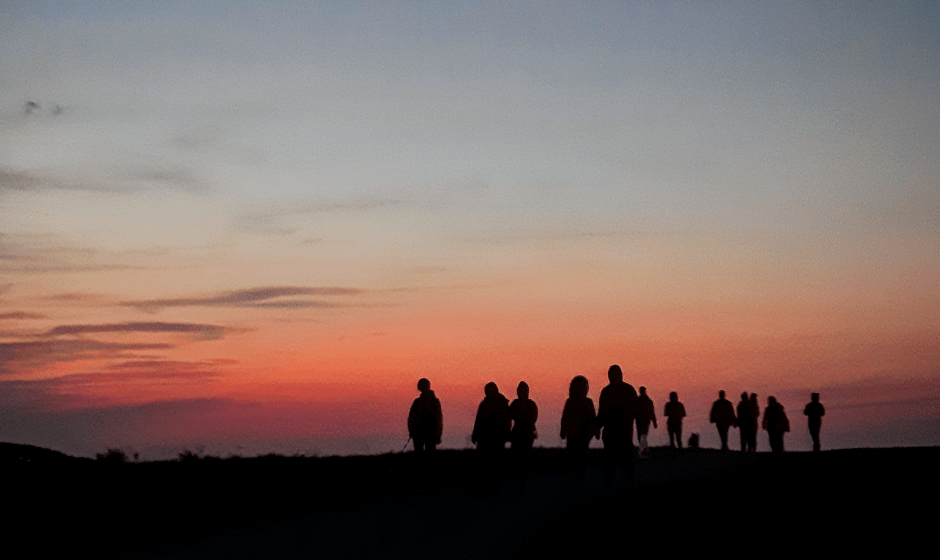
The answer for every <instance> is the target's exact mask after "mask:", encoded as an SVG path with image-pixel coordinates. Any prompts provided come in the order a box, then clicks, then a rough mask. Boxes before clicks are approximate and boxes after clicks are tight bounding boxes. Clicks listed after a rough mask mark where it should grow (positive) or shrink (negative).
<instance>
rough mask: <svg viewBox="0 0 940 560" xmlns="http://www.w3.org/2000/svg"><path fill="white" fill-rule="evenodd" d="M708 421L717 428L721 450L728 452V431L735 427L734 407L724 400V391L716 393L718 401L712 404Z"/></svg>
mask: <svg viewBox="0 0 940 560" xmlns="http://www.w3.org/2000/svg"><path fill="white" fill-rule="evenodd" d="M709 421H710V422H711V423H712V424H714V425H715V427H716V428H718V437H719V438H720V439H721V450H722V451H727V450H728V429H729V428H731V427H732V426H737V424H738V422H737V418H736V417H735V415H734V405H733V404H731V401H729V400H728V399H726V398H725V392H724V391H718V400H717V401H715V402H714V403H712V412H711V414H710V415H709Z"/></svg>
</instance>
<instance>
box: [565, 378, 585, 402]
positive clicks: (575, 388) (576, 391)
mask: <svg viewBox="0 0 940 560" xmlns="http://www.w3.org/2000/svg"><path fill="white" fill-rule="evenodd" d="M588 388H589V384H588V380H587V377H584V376H583V375H577V376H575V378H574V379H572V380H571V386H570V387H568V396H569V397H571V398H572V399H575V398H580V397H586V396H587V394H588Z"/></svg>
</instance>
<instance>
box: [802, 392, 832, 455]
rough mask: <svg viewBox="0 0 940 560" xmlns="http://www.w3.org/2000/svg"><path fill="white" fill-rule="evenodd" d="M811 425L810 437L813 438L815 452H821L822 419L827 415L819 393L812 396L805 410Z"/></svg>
mask: <svg viewBox="0 0 940 560" xmlns="http://www.w3.org/2000/svg"><path fill="white" fill-rule="evenodd" d="M803 414H805V415H806V420H807V423H808V424H809V435H810V436H812V438H813V451H819V449H820V445H819V428H821V427H822V417H823V415H825V414H826V409H825V408H823V405H822V403H821V402H819V393H813V394H812V395H810V402H809V403H808V404H807V405H806V408H804V409H803Z"/></svg>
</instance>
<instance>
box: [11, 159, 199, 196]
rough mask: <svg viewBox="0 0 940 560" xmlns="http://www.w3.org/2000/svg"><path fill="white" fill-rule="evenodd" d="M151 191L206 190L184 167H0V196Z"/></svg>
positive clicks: (191, 171)
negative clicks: (6, 193) (6, 192)
mask: <svg viewBox="0 0 940 560" xmlns="http://www.w3.org/2000/svg"><path fill="white" fill-rule="evenodd" d="M154 189H172V190H181V191H187V192H201V191H206V190H207V189H208V187H207V184H206V183H205V181H203V180H201V179H200V178H199V177H198V176H197V175H196V173H194V172H193V170H192V169H190V168H188V167H184V166H161V165H140V166H137V167H116V168H115V167H104V168H96V169H68V170H57V171H50V170H45V169H44V170H35V169H33V170H22V169H12V168H9V167H0V193H2V192H3V191H4V190H16V191H35V192H39V191H44V190H68V191H95V192H113V193H134V192H140V191H148V190H154Z"/></svg>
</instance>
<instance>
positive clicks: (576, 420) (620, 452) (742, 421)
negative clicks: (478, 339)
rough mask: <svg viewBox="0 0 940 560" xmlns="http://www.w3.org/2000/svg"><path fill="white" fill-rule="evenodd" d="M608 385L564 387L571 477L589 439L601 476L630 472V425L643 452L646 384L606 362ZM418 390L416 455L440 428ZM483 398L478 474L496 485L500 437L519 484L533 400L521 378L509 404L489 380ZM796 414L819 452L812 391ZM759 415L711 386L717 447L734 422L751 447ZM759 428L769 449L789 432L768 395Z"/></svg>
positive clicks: (751, 398)
mask: <svg viewBox="0 0 940 560" xmlns="http://www.w3.org/2000/svg"><path fill="white" fill-rule="evenodd" d="M607 378H608V384H607V386H606V387H604V388H603V389H602V390H601V393H600V397H599V399H598V406H597V408H596V409H595V407H594V401H593V400H591V398H590V397H588V391H589V384H588V380H587V378H586V377H584V376H583V375H578V376H575V377H574V378H573V379H572V380H571V384H570V386H569V388H568V399H567V400H566V401H565V406H564V409H563V411H562V415H561V434H560V435H561V439H563V440H565V444H566V448H567V450H568V458H569V466H570V470H571V472H572V474H573V476H574V478H576V479H578V478H581V477H583V474H584V471H585V468H586V465H587V457H588V448H589V445H590V443H591V440H592V439H595V438H596V439H599V440H601V441H602V442H603V444H604V452H603V457H604V474H605V478H606V479H607V480H609V481H612V480H613V479H614V478H615V475H616V471H617V467H618V466H619V465H622V466H623V467H624V470H625V476H626V478H627V480H629V481H632V480H633V476H634V465H633V458H634V455H635V453H636V450H635V448H634V445H633V426H634V424H636V432H637V440H638V443H639V454H640V456H641V457H643V456H644V455H645V453H647V450H648V447H649V444H648V434H649V428H650V424H652V426H653V427H654V428H657V427H658V424H657V421H656V412H655V407H654V405H653V401H652V399H650V397H649V396H648V395H647V394H646V387H640V392H639V394H637V391H636V389H634V388H633V386H632V385H630V384H629V383H627V382H625V381H624V380H623V371H622V370H621V369H620V366H618V365H612V366H610V369H609V370H608V371H607ZM418 390H419V391H420V392H421V395H420V396H419V397H418V398H417V399H415V400H414V403H412V405H411V411H410V412H409V414H408V435H409V437H410V438H411V439H412V440H413V441H414V449H415V452H416V453H426V452H428V451H433V450H434V449H435V448H436V446H437V445H438V444H440V443H441V435H442V433H443V415H442V413H441V403H440V400H438V398H437V397H436V396H435V395H434V391H432V390H431V382H430V381H428V380H427V379H421V380H420V381H418ZM484 395H485V396H484V398H483V401H482V402H481V403H480V406H479V407H478V408H477V414H476V419H475V421H474V424H473V433H472V434H471V436H470V440H471V442H472V443H473V444H474V445H476V446H477V449H478V450H479V451H480V452H481V454H480V457H481V461H482V467H483V470H484V473H485V476H486V477H487V478H488V479H489V480H490V481H491V482H493V483H494V484H495V483H498V482H497V479H498V471H499V469H500V467H499V465H498V462H499V456H500V455H501V452H502V450H504V449H505V447H506V443H507V442H508V443H509V444H510V446H511V455H512V457H513V464H514V465H515V467H514V470H515V472H516V474H517V476H518V479H519V481H520V484H522V485H524V484H525V473H526V471H527V469H528V461H529V459H528V457H529V452H530V451H531V449H532V446H533V444H534V442H535V439H536V438H538V432H537V430H536V427H535V424H536V421H537V420H538V414H539V412H538V406H536V404H535V402H534V401H533V400H532V399H530V398H529V385H528V384H527V383H526V382H525V381H522V382H520V383H519V386H518V387H517V388H516V395H517V398H516V399H515V400H514V401H512V403H510V402H509V399H507V398H506V397H505V396H503V395H502V394H501V393H500V392H499V388H498V387H497V386H496V383H493V382H490V383H487V384H486V386H485V387H484ZM803 413H804V414H805V415H806V416H807V418H808V423H809V431H810V435H811V436H812V438H813V450H814V451H819V449H820V444H819V430H820V427H821V425H822V416H823V415H824V414H825V409H824V408H823V405H822V404H821V403H820V402H819V393H813V394H812V400H811V402H810V403H809V404H807V405H806V408H805V409H804V411H803ZM663 416H665V417H666V428H667V431H668V434H669V445H670V447H673V448H677V449H681V448H682V419H683V418H685V416H686V411H685V406H684V405H683V404H682V403H681V402H679V395H678V394H677V393H676V392H675V391H673V392H671V393H670V394H669V401H668V402H667V403H666V406H665V408H664V410H663ZM760 416H761V411H760V407H759V405H758V401H757V394H756V393H751V394H750V395H748V394H747V392H744V393H741V401H740V402H739V403H738V404H737V407H735V406H734V405H733V404H732V403H731V401H729V400H728V399H727V398H725V392H724V391H719V393H718V400H716V401H715V402H714V403H713V404H712V408H711V414H710V416H709V420H710V422H711V423H712V424H715V426H716V428H717V429H718V436H719V438H720V439H721V449H722V450H728V432H729V430H730V429H731V428H738V429H739V432H740V437H741V451H742V452H745V453H747V452H755V451H756V450H757V431H758V428H757V426H758V422H757V421H758V418H759V417H760ZM761 427H762V428H763V429H764V430H766V431H767V435H768V439H769V441H770V448H771V450H772V451H773V452H774V453H780V452H782V451H783V436H784V434H785V433H786V432H789V431H790V422H789V420H788V418H787V415H786V412H785V411H784V408H783V405H781V404H780V403H779V402H777V399H776V398H774V397H772V396H771V397H768V398H767V407H766V408H764V411H763V421H762V424H761Z"/></svg>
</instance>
